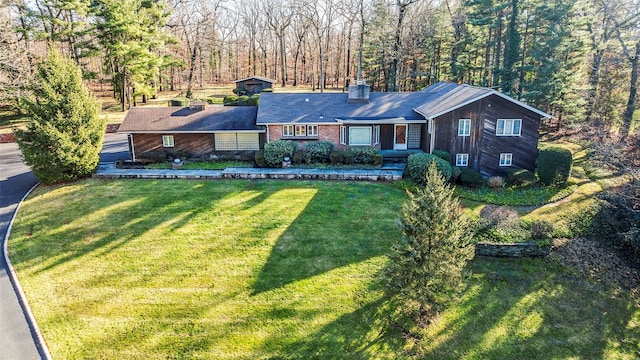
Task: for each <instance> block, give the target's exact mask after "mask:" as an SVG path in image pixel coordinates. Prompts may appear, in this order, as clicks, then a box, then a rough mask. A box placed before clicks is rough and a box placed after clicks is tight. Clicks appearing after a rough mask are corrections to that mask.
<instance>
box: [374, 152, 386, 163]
mask: <svg viewBox="0 0 640 360" xmlns="http://www.w3.org/2000/svg"><path fill="white" fill-rule="evenodd" d="M383 161H384V156H382V154H376V155H375V156H374V157H373V165H374V166H381V165H382V162H383Z"/></svg>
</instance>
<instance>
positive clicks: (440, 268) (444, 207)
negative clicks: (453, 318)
mask: <svg viewBox="0 0 640 360" xmlns="http://www.w3.org/2000/svg"><path fill="white" fill-rule="evenodd" d="M408 196H409V199H408V200H407V201H406V202H405V203H404V205H403V207H402V213H401V219H400V227H401V229H402V234H403V238H402V241H400V242H399V243H397V244H396V245H394V246H393V248H392V252H391V254H390V255H389V257H390V262H389V265H388V267H387V268H386V269H385V272H384V279H385V282H386V284H387V289H388V290H389V291H390V292H391V294H394V295H398V296H399V300H400V301H401V302H402V303H403V305H402V306H403V308H404V309H409V310H411V311H412V312H413V311H415V312H414V314H416V315H417V317H418V318H419V317H422V316H424V315H425V314H429V313H435V312H437V311H440V310H441V309H442V308H443V306H444V305H446V303H447V302H449V301H450V300H451V299H452V298H453V296H454V295H455V294H456V293H457V292H458V291H459V290H460V289H461V286H462V284H463V280H464V275H465V267H466V264H467V262H468V261H469V260H471V259H472V258H473V255H474V246H473V243H472V241H471V235H472V234H471V231H470V222H469V220H468V218H467V217H466V216H465V215H464V214H463V213H462V210H461V209H460V203H459V202H458V199H457V198H455V197H454V194H453V189H452V188H451V187H450V186H449V185H447V184H446V182H445V180H444V179H443V178H442V176H441V175H440V173H439V172H438V170H437V168H436V166H435V164H433V163H432V164H431V166H430V167H429V170H428V171H427V174H426V185H425V187H424V188H421V189H418V190H416V191H415V192H409V193H408ZM418 318H417V319H416V320H419V319H418Z"/></svg>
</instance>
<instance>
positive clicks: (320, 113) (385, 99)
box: [257, 92, 424, 125]
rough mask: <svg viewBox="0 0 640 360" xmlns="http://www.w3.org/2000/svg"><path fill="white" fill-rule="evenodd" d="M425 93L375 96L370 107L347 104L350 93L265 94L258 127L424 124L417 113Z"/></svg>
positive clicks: (421, 117) (366, 104)
mask: <svg viewBox="0 0 640 360" xmlns="http://www.w3.org/2000/svg"><path fill="white" fill-rule="evenodd" d="M423 97H424V94H421V93H415V92H414V93H373V92H372V93H371V94H370V98H369V100H370V101H369V103H365V104H362V103H354V104H349V103H348V102H347V99H348V94H346V93H262V94H260V106H259V108H258V120H257V123H258V124H262V125H265V124H283V123H337V122H338V120H337V119H341V120H363V121H364V120H384V119H396V118H405V119H407V120H423V119H424V117H423V116H421V115H420V114H418V113H416V112H415V111H414V110H413V109H414V108H416V107H418V106H420V105H421V104H422V103H423V101H422V98H423Z"/></svg>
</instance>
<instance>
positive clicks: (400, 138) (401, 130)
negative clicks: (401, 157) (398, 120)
mask: <svg viewBox="0 0 640 360" xmlns="http://www.w3.org/2000/svg"><path fill="white" fill-rule="evenodd" d="M394 134H395V135H394V139H395V140H394V143H393V150H407V125H406V124H396V125H395V128H394Z"/></svg>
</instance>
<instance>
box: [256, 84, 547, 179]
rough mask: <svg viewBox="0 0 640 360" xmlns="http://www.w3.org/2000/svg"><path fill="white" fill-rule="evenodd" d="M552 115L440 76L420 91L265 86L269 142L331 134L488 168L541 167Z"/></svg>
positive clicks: (262, 118) (488, 171)
mask: <svg viewBox="0 0 640 360" xmlns="http://www.w3.org/2000/svg"><path fill="white" fill-rule="evenodd" d="M549 117H551V116H550V115H548V114H546V113H544V112H542V111H540V110H537V109H535V108H533V107H531V106H528V105H526V104H524V103H522V102H519V101H517V100H515V99H513V98H511V97H509V96H506V95H504V94H501V93H499V92H497V91H495V90H491V89H487V88H479V87H473V86H469V85H458V84H454V83H448V82H440V83H437V84H435V85H433V86H430V87H428V88H426V89H424V90H422V91H420V92H415V93H370V92H369V88H368V86H367V85H363V84H358V85H352V86H351V87H350V88H349V94H342V93H321V94H317V93H313V94H308V93H297V94H282V93H264V94H262V95H261V98H260V106H259V109H258V116H257V124H258V125H264V126H266V127H267V142H271V141H275V140H279V139H287V140H294V141H298V142H300V143H301V144H304V143H306V142H309V141H317V140H328V141H331V142H333V143H334V144H336V146H337V147H346V146H354V145H355V146H375V147H377V148H378V149H380V150H407V149H420V150H423V151H425V152H429V153H430V152H432V151H433V150H435V149H441V150H446V151H448V152H449V153H451V157H452V159H451V161H452V163H453V164H454V165H456V166H460V167H470V168H473V169H476V170H478V171H480V172H481V173H482V174H484V175H494V174H500V173H503V172H504V170H505V169H506V168H509V167H516V168H523V169H528V170H535V161H536V157H537V151H538V127H539V125H540V120H541V119H543V118H549Z"/></svg>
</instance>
